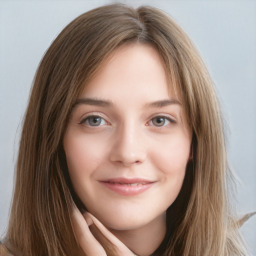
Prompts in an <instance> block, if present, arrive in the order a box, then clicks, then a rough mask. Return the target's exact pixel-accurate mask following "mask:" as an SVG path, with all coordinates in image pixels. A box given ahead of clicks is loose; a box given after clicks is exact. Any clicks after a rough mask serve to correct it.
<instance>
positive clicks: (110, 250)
mask: <svg viewBox="0 0 256 256" xmlns="http://www.w3.org/2000/svg"><path fill="white" fill-rule="evenodd" d="M72 225H73V229H74V232H75V237H76V240H77V242H78V244H79V245H80V247H81V248H82V250H83V252H84V253H85V254H86V255H87V256H136V255H135V254H134V253H133V252H132V251H130V250H129V249H128V248H127V247H126V246H125V245H124V244H123V243H122V242H121V241H120V240H119V239H118V238H117V237H115V236H114V235H113V234H112V233H111V232H110V231H109V230H108V229H107V228H106V227H105V226H104V225H103V224H102V223H101V222H100V221H99V220H98V219H96V218H95V217H94V216H93V215H92V214H90V213H88V212H86V213H84V214H83V215H82V213H81V212H80V211H79V210H78V208H77V207H76V206H75V207H74V210H73V214H72Z"/></svg>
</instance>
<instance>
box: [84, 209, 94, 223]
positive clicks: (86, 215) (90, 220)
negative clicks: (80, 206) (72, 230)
mask: <svg viewBox="0 0 256 256" xmlns="http://www.w3.org/2000/svg"><path fill="white" fill-rule="evenodd" d="M83 215H84V218H85V220H86V223H87V225H88V226H91V225H92V224H93V221H92V218H91V217H90V216H89V215H88V213H87V212H85V213H84V214H83Z"/></svg>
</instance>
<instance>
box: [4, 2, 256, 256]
mask: <svg viewBox="0 0 256 256" xmlns="http://www.w3.org/2000/svg"><path fill="white" fill-rule="evenodd" d="M111 2H113V1H107V0H105V1H103V0H102V1H89V0H86V1H78V0H73V1H70V0H69V1H61V0H55V1H42V0H41V1H39V0H34V1H32V0H31V1H22V0H20V1H12V0H11V1H7V0H6V1H3V0H0V236H1V235H3V234H4V232H5V230H6V227H7V221H8V213H9V207H10V201H11V197H12V188H13V175H14V168H15V162H16V157H17V146H18V143H19V134H20V129H21V123H22V118H23V114H24V111H25V108H26V105H27V100H28V96H29V91H30V87H31V84H32V80H33V77H34V73H35V71H36V68H37V66H38V63H39V61H40V59H41V57H42V55H43V54H44V52H45V51H46V49H47V48H48V47H49V45H50V43H51V42H52V40H53V39H54V38H55V37H56V36H57V34H58V33H59V32H60V31H61V30H62V29H63V28H64V26H65V25H67V24H68V23H69V22H70V21H71V20H73V19H74V18H75V17H76V16H78V15H79V14H81V13H83V12H85V11H87V10H89V9H92V8H94V7H97V6H99V5H102V4H106V3H111ZM121 2H123V3H128V4H131V5H134V6H138V5H141V4H148V5H153V6H156V7H159V8H160V9H162V10H164V11H166V12H167V13H169V14H170V15H171V16H172V17H173V18H174V19H175V20H176V21H177V22H178V23H179V24H180V25H181V26H182V27H183V28H184V30H185V31H186V32H187V33H188V35H189V36H190V37H191V38H192V40H193V41H194V43H195V45H196V46H197V48H198V49H199V51H200V53H201V55H202V56H203V58H204V60H205V62H206V64H207V66H208V68H209V71H210V73H211V75H212V78H213V80H214V82H215V84H216V88H217V92H218V94H219V97H220V101H221V104H222V107H223V112H224V115H225V121H226V126H227V127H226V128H227V129H226V133H227V138H228V140H227V146H228V154H229V159H230V163H231V166H232V168H233V170H234V171H235V173H236V174H237V176H238V177H239V180H240V183H239V184H238V193H237V194H238V195H237V208H238V212H239V213H240V214H241V215H242V214H244V213H247V212H251V211H256V198H255V195H256V1H255V0H251V1H249V0H238V1H235V0H233V1H227V0H224V1H221V0H216V1H214V0H198V1H195V0H180V1H178V0H176V1H163V0H162V1H161V0H159V1H153V0H151V1H150V0H148V1H121ZM242 232H243V234H244V236H245V240H246V242H247V243H248V244H249V247H250V248H251V251H252V255H256V217H254V218H252V219H250V220H249V221H248V222H247V223H246V224H245V225H244V226H243V228H242ZM21 235H22V234H21Z"/></svg>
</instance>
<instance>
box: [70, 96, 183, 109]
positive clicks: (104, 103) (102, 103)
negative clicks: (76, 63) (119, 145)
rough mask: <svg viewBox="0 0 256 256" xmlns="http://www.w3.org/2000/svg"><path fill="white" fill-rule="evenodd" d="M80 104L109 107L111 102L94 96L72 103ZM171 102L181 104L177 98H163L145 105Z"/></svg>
mask: <svg viewBox="0 0 256 256" xmlns="http://www.w3.org/2000/svg"><path fill="white" fill-rule="evenodd" d="M80 104H86V105H92V106H100V107H110V106H112V105H113V103H112V102H111V101H108V100H102V99H96V98H80V99H77V100H76V102H75V103H74V105H73V108H74V107H75V106H77V105H80ZM173 104H177V105H181V103H180V101H178V100H177V99H165V100H158V101H154V102H150V103H147V104H146V107H157V108H162V107H166V106H169V105H173Z"/></svg>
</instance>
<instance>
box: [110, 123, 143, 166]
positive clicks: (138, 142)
mask: <svg viewBox="0 0 256 256" xmlns="http://www.w3.org/2000/svg"><path fill="white" fill-rule="evenodd" d="M142 137H143V136H142V134H141V132H140V129H138V128H136V127H135V125H123V126H122V127H120V128H119V129H118V130H117V131H116V133H115V135H114V143H113V144H112V148H111V152H110V160H111V162H113V163H117V164H121V165H123V166H126V167H129V166H131V165H135V164H141V163H143V162H144V161H145V159H146V155H147V152H146V145H145V142H143V139H142Z"/></svg>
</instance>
